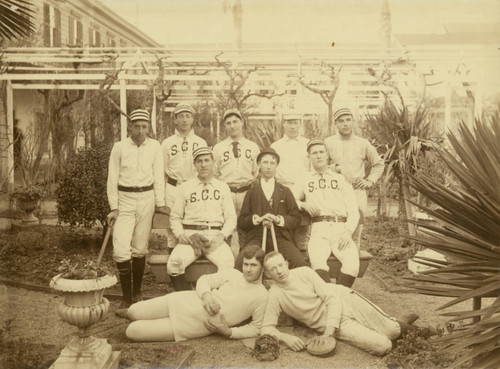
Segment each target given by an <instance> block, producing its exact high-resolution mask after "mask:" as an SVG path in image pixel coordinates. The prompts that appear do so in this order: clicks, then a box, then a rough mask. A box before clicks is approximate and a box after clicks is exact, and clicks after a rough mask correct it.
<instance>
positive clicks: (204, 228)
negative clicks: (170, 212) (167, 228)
mask: <svg viewBox="0 0 500 369" xmlns="http://www.w3.org/2000/svg"><path fill="white" fill-rule="evenodd" d="M182 226H183V227H184V229H190V230H194V231H210V230H211V229H216V230H219V231H220V230H221V229H222V226H211V225H201V224H183V225H182Z"/></svg>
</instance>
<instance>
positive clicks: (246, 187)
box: [229, 184, 252, 193]
mask: <svg viewBox="0 0 500 369" xmlns="http://www.w3.org/2000/svg"><path fill="white" fill-rule="evenodd" d="M251 187H252V185H251V184H249V185H246V186H243V187H238V188H236V187H229V189H230V190H231V192H234V193H241V192H245V191H248V190H249V189H250V188H251Z"/></svg>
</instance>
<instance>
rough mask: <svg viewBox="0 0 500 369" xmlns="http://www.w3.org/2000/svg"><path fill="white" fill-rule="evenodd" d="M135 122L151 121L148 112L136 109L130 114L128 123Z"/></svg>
mask: <svg viewBox="0 0 500 369" xmlns="http://www.w3.org/2000/svg"><path fill="white" fill-rule="evenodd" d="M137 120H146V121H148V122H149V121H151V116H150V115H149V112H148V111H147V110H144V109H136V110H134V111H133V112H132V113H130V121H131V122H135V121H137Z"/></svg>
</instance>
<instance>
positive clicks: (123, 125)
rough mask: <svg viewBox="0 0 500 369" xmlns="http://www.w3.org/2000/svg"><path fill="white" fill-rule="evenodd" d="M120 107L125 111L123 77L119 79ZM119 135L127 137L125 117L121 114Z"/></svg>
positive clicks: (125, 99) (125, 89)
mask: <svg viewBox="0 0 500 369" xmlns="http://www.w3.org/2000/svg"><path fill="white" fill-rule="evenodd" d="M120 109H121V110H122V112H125V113H127V85H126V83H125V81H124V80H123V79H121V80H120ZM127 114H128V113H127ZM120 137H121V139H122V140H124V139H126V138H127V117H126V116H125V115H123V114H120Z"/></svg>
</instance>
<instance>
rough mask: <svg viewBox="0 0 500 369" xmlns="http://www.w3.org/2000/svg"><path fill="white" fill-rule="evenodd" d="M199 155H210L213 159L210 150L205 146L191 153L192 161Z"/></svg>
mask: <svg viewBox="0 0 500 369" xmlns="http://www.w3.org/2000/svg"><path fill="white" fill-rule="evenodd" d="M200 155H212V157H213V154H212V149H210V147H207V146H202V147H198V148H197V149H196V150H194V151H193V160H196V158H197V157H198V156H200Z"/></svg>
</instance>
